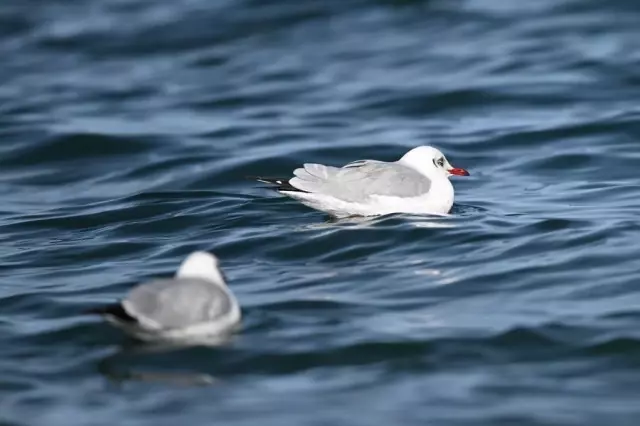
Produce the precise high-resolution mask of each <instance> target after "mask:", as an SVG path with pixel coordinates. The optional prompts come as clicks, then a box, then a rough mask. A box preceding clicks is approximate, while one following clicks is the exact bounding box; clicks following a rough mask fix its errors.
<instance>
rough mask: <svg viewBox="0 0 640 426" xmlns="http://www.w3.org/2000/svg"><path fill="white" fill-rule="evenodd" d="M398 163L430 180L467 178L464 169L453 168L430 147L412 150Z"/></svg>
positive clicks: (436, 150) (442, 155)
mask: <svg viewBox="0 0 640 426" xmlns="http://www.w3.org/2000/svg"><path fill="white" fill-rule="evenodd" d="M398 162H399V163H402V164H404V165H407V166H409V167H411V168H413V169H414V170H417V171H418V172H420V173H422V174H423V175H425V176H427V177H430V178H437V177H445V178H448V177H449V176H452V175H456V176H469V172H468V171H466V170H465V169H460V168H457V167H453V166H452V165H451V164H450V163H449V161H448V160H447V158H446V157H445V156H444V154H443V153H442V152H440V151H439V150H438V149H436V148H434V147H432V146H426V145H425V146H419V147H416V148H413V149H412V150H411V151H409V152H407V153H406V154H405V155H403V156H402V158H401V159H400V160H398Z"/></svg>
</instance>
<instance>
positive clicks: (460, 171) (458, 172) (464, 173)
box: [447, 168, 469, 176]
mask: <svg viewBox="0 0 640 426" xmlns="http://www.w3.org/2000/svg"><path fill="white" fill-rule="evenodd" d="M447 171H448V172H449V173H450V174H452V175H456V176H469V172H468V171H466V170H465V169H458V168H453V169H449V170H447Z"/></svg>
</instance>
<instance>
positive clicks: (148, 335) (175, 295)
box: [89, 251, 241, 341]
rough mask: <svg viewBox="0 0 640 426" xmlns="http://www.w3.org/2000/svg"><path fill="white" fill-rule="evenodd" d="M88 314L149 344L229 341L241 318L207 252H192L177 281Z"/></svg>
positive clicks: (138, 290)
mask: <svg viewBox="0 0 640 426" xmlns="http://www.w3.org/2000/svg"><path fill="white" fill-rule="evenodd" d="M89 313H94V314H100V315H102V316H103V317H104V318H105V319H106V320H107V321H108V322H110V323H112V324H114V325H116V326H117V327H119V328H121V329H123V330H124V331H125V332H127V333H128V334H130V335H132V336H134V337H136V338H138V339H141V340H146V341H150V340H161V341H167V340H168V341H175V340H198V339H200V338H205V339H212V338H224V337H227V336H228V335H230V334H231V332H232V331H233V330H234V329H235V328H237V326H238V325H239V323H240V319H241V313H240V306H239V305H238V302H237V301H236V298H235V297H234V296H233V294H232V293H231V291H230V290H229V288H228V287H227V284H226V280H225V277H224V273H223V272H222V270H221V269H220V268H219V266H218V259H217V258H216V257H215V256H214V255H212V254H210V253H206V252H203V251H196V252H194V253H191V254H190V255H189V256H188V257H187V258H186V259H185V260H184V261H183V262H182V264H181V265H180V268H179V269H178V272H177V273H176V275H175V277H174V278H166V279H157V280H153V281H150V282H148V283H143V284H140V285H138V286H136V287H134V288H133V289H132V290H131V291H130V292H129V294H128V295H127V296H126V297H125V298H124V299H122V300H121V301H120V302H118V303H114V304H111V305H107V306H104V307H101V308H98V309H92V310H90V311H89Z"/></svg>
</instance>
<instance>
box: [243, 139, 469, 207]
mask: <svg viewBox="0 0 640 426" xmlns="http://www.w3.org/2000/svg"><path fill="white" fill-rule="evenodd" d="M293 174H294V177H292V178H290V179H287V178H267V177H256V178H255V179H256V180H257V181H259V182H263V183H268V184H271V185H275V186H274V189H275V190H276V191H278V192H279V193H280V194H283V195H286V196H289V197H291V198H293V199H295V200H298V201H300V202H301V203H302V204H304V205H306V206H308V207H311V208H313V209H316V210H320V211H323V212H325V213H328V214H329V215H330V216H333V217H336V218H343V217H350V216H380V215H386V214H391V213H409V214H435V215H446V214H448V213H449V211H450V210H451V207H452V206H453V185H452V184H451V182H449V177H450V176H454V175H455V176H469V172H467V171H466V170H465V169H460V168H455V167H453V166H452V165H451V164H449V161H447V159H446V158H445V156H444V155H443V154H442V152H440V151H439V150H437V149H436V148H434V147H431V146H419V147H416V148H413V149H412V150H410V151H409V152H407V153H406V154H404V155H403V156H402V158H400V159H399V160H398V161H394V162H384V161H377V160H358V161H353V162H351V163H348V164H346V165H344V166H342V167H333V166H325V165H323V164H313V163H306V164H304V165H303V167H301V168H298V169H295V170H294V171H293Z"/></svg>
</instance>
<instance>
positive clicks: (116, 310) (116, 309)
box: [83, 303, 137, 323]
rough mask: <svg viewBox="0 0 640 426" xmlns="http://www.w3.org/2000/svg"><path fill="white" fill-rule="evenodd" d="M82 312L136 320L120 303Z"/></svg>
mask: <svg viewBox="0 0 640 426" xmlns="http://www.w3.org/2000/svg"><path fill="white" fill-rule="evenodd" d="M83 313H84V314H86V315H111V316H113V317H116V318H118V319H119V320H121V321H124V322H132V323H133V322H137V320H136V319H135V318H134V317H132V316H131V315H129V314H128V313H127V311H125V310H124V307H122V305H121V304H120V303H112V304H110V305H104V306H99V307H97V308H91V309H87V310H86V311H84V312H83Z"/></svg>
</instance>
